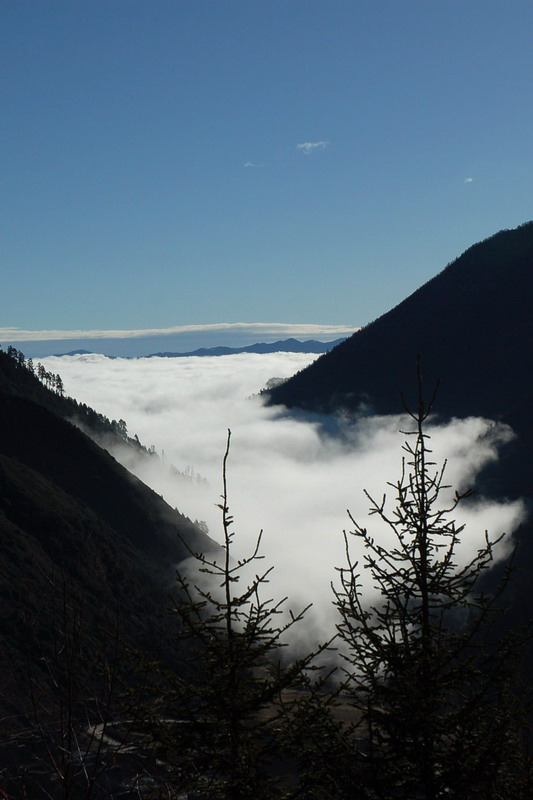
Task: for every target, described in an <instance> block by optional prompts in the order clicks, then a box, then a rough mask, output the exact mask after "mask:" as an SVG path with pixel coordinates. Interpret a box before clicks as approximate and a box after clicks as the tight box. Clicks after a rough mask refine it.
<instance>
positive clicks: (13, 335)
mask: <svg viewBox="0 0 533 800" xmlns="http://www.w3.org/2000/svg"><path fill="white" fill-rule="evenodd" d="M356 330H358V329H357V328H356V327H351V326H348V325H320V324H314V323H292V322H286V323H285V322H218V323H209V324H207V325H174V326H172V327H170V328H145V329H134V330H55V329H50V330H25V329H23V328H9V327H8V328H0V342H30V341H31V342H39V341H52V340H60V339H61V340H63V339H136V338H138V337H144V336H166V335H168V336H170V335H173V334H180V333H184V334H188V333H216V332H217V331H218V332H224V333H230V332H239V333H245V334H247V333H250V334H253V335H254V336H255V335H258V336H259V335H265V336H278V335H279V336H280V337H283V336H286V337H288V336H306V337H309V336H331V337H332V338H337V337H341V336H349V335H350V334H352V333H354V332H355V331H356Z"/></svg>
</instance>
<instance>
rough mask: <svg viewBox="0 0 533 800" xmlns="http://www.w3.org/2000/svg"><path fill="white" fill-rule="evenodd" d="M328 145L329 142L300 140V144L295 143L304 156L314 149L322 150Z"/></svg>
mask: <svg viewBox="0 0 533 800" xmlns="http://www.w3.org/2000/svg"><path fill="white" fill-rule="evenodd" d="M328 145H329V142H327V141H323V142H302V143H301V144H297V145H296V147H297V148H298V150H301V151H302V153H304V154H305V155H306V156H310V155H311V153H314V152H315V150H324V149H325V148H326V147H327V146H328Z"/></svg>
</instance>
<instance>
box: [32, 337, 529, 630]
mask: <svg viewBox="0 0 533 800" xmlns="http://www.w3.org/2000/svg"><path fill="white" fill-rule="evenodd" d="M315 358H316V356H314V355H307V354H292V353H277V354H273V355H253V354H240V355H235V356H224V357H221V358H213V357H211V358H184V359H165V358H150V359H148V358H144V359H143V358H141V359H132V360H128V359H108V358H105V357H104V356H99V355H83V356H69V357H63V358H47V359H44V360H43V363H44V365H45V367H46V369H48V370H51V371H53V372H59V373H60V374H61V376H62V378H63V382H64V385H65V390H66V392H67V394H69V395H72V396H73V397H75V398H76V399H78V400H79V401H81V402H85V403H88V404H89V405H91V406H92V407H94V408H95V409H96V410H98V411H100V412H102V413H104V414H105V415H106V416H108V417H109V418H112V419H117V420H118V419H120V418H122V419H124V420H126V422H127V425H128V431H129V434H130V436H133V435H134V434H137V435H138V436H139V439H140V440H141V442H142V443H143V444H145V445H146V446H150V445H155V447H156V449H157V450H158V451H159V452H160V453H161V452H163V451H164V462H166V463H167V464H168V463H172V464H173V465H174V466H175V467H176V468H177V469H178V470H185V469H188V470H189V471H190V472H191V471H192V472H193V474H196V475H199V476H201V478H203V479H205V480H202V481H199V480H192V481H182V480H177V479H176V478H175V477H172V475H171V474H170V472H169V470H168V468H166V467H165V464H164V462H163V463H161V462H160V461H159V460H158V459H153V460H152V462H151V464H149V465H148V466H147V465H146V463H145V464H142V463H141V462H140V461H132V460H131V453H129V454H128V452H126V449H125V452H119V451H117V450H115V451H113V455H115V457H116V458H117V459H118V460H121V461H123V463H125V465H126V466H127V467H128V469H130V470H131V471H132V472H134V473H135V474H137V475H138V476H139V477H140V478H141V479H142V480H144V481H145V482H146V483H148V484H149V485H150V486H152V487H153V488H154V489H155V490H156V491H157V492H159V493H160V494H162V495H163V496H164V498H165V499H166V500H167V501H168V502H169V503H170V504H171V505H172V506H176V507H177V508H178V509H179V510H180V511H181V512H182V513H184V514H186V515H187V516H189V517H191V518H192V519H200V520H205V521H206V523H207V525H208V527H209V532H210V535H211V536H212V538H214V539H215V540H217V541H221V538H222V533H221V524H220V510H219V509H218V508H217V507H216V504H217V503H218V502H219V497H220V493H221V485H222V480H221V463H222V457H223V454H224V449H225V443H226V436H227V429H228V428H231V430H232V445H231V453H230V460H229V474H228V484H229V494H230V497H229V503H230V509H231V512H232V514H233V516H234V517H235V531H236V542H235V555H237V556H240V555H244V554H245V553H246V552H247V551H248V550H249V549H250V547H252V545H253V542H254V541H255V537H256V536H257V534H258V532H259V530H260V529H263V530H264V535H263V553H264V555H265V556H266V559H265V561H264V562H263V563H264V564H272V565H274V567H275V569H274V572H273V574H272V576H271V581H270V585H269V587H268V595H269V596H273V597H276V598H278V597H283V596H285V595H287V596H288V597H289V601H288V605H290V606H291V607H292V608H294V609H295V610H296V609H298V608H299V607H300V606H301V605H306V604H307V603H309V602H313V604H314V605H313V624H314V625H315V626H316V627H317V628H318V629H319V630H322V631H323V632H324V634H326V632H327V630H328V628H329V627H330V626H331V625H332V624H333V623H334V621H335V615H334V611H333V609H332V605H331V600H332V594H331V588H330V582H331V581H332V580H336V578H335V569H334V568H335V566H340V565H343V562H344V555H343V536H342V532H343V529H345V528H347V529H349V527H350V523H349V520H348V516H347V513H346V509H350V511H351V513H352V515H353V516H354V517H355V518H356V519H357V520H358V521H359V522H362V523H364V524H365V525H366V526H367V527H368V528H369V529H370V530H371V531H372V533H373V534H374V535H375V536H376V537H381V540H382V541H384V542H385V543H386V542H387V540H388V539H387V537H389V536H390V534H388V533H387V532H386V531H385V530H384V529H383V526H382V525H380V524H379V521H378V520H377V519H376V517H371V518H368V506H369V503H368V500H367V498H366V497H365V495H364V493H363V490H364V489H366V490H367V491H368V492H369V493H370V494H371V495H372V496H374V497H376V498H380V497H381V496H382V494H383V492H385V491H386V492H387V495H388V496H389V495H390V499H391V501H392V499H393V491H392V490H391V489H390V487H387V485H386V483H387V481H393V482H394V481H396V480H397V479H398V477H399V475H400V470H401V458H402V449H401V448H402V443H403V441H404V439H405V436H404V435H402V433H400V432H399V431H400V429H401V430H406V425H407V429H409V426H408V423H407V422H406V420H405V417H401V416H400V415H399V416H388V417H372V416H364V415H363V416H360V417H359V418H356V419H351V420H339V422H338V430H339V432H340V434H341V435H340V436H336V437H332V436H328V435H326V434H324V433H322V430H323V428H322V426H321V424H320V420H319V419H318V418H316V417H314V418H312V419H306V418H305V417H303V416H298V417H291V416H289V415H288V414H286V413H284V409H283V408H280V407H274V408H270V407H265V406H264V405H263V403H262V400H261V399H260V398H259V397H257V396H254V395H257V392H259V391H260V389H261V388H262V387H264V386H265V384H266V382H267V381H268V380H269V379H270V378H272V377H280V378H285V377H288V376H290V375H291V374H293V373H294V372H295V371H297V370H299V369H302V368H303V367H305V366H306V365H307V364H309V363H310V362H311V361H313V360H314V359H315ZM402 388H404V387H399V390H400V389H402ZM399 410H400V409H399ZM428 430H429V432H430V433H431V447H432V450H433V453H434V456H435V458H436V460H437V461H438V462H442V461H443V460H444V459H448V462H449V463H448V468H447V472H446V476H447V480H446V481H445V482H446V483H450V484H452V486H453V488H454V489H464V488H467V487H468V486H470V485H471V484H472V483H473V481H474V479H475V476H476V474H477V473H478V471H479V469H480V468H481V467H482V466H483V465H484V464H485V463H487V461H488V460H490V459H494V458H496V457H497V448H498V445H499V444H500V443H502V442H504V441H506V440H508V438H509V437H510V436H512V433H511V432H510V431H509V430H508V429H506V428H504V427H502V426H497V425H494V424H493V423H491V422H490V421H487V420H482V419H468V420H456V421H452V422H450V423H447V424H443V425H434V426H431V428H430V429H428ZM127 450H128V451H129V450H131V448H128V449H127ZM145 461H146V460H145ZM523 514H524V511H523V507H522V504H521V503H518V502H515V503H507V504H503V503H501V504H499V503H495V502H493V501H486V500H484V499H483V498H477V499H475V500H474V501H473V502H472V501H470V502H469V503H468V504H464V505H462V506H460V507H459V509H458V510H457V511H456V513H455V517H456V519H457V520H458V521H460V522H465V523H466V524H467V528H466V531H465V533H464V534H463V537H462V544H461V553H462V557H463V558H464V559H466V557H467V556H469V555H473V554H474V552H475V551H476V550H477V548H478V546H480V544H481V543H482V540H483V536H484V532H485V530H488V531H489V533H490V534H491V535H492V536H493V537H496V536H498V535H499V534H500V533H501V532H502V531H507V532H508V533H511V532H512V531H513V530H514V529H515V528H516V526H517V525H518V523H519V522H520V520H521V519H522V518H523ZM352 538H353V537H352ZM508 541H509V543H510V539H508ZM356 546H357V542H356V541H355V540H354V551H355V548H356Z"/></svg>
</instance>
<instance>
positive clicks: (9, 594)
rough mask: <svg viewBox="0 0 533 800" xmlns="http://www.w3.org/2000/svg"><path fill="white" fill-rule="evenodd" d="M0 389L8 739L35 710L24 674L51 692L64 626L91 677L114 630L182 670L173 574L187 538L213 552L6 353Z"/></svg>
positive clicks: (64, 402)
mask: <svg viewBox="0 0 533 800" xmlns="http://www.w3.org/2000/svg"><path fill="white" fill-rule="evenodd" d="M0 387H1V388H0V544H1V549H0V719H2V720H4V723H3V724H7V730H8V731H9V730H10V728H11V727H13V726H14V727H16V725H17V720H18V719H23V718H24V714H25V713H28V714H29V713H30V712H29V711H28V705H27V702H26V701H27V700H28V698H27V697H25V691H27V689H28V686H30V685H32V683H31V681H30V680H29V677H28V676H29V674H30V672H31V671H36V672H37V673H38V674H39V676H40V680H42V685H41V688H40V697H39V702H41V701H42V695H43V692H44V695H46V693H47V692H50V693H52V689H53V686H54V685H56V684H54V681H53V680H52V678H51V673H50V670H48V668H47V669H46V670H45V665H49V664H50V663H55V662H54V660H57V658H58V654H61V653H62V652H64V650H65V648H64V647H63V646H61V647H59V646H58V638H57V637H58V636H59V637H61V636H62V635H63V633H64V629H65V626H67V627H69V630H70V631H71V635H72V639H71V641H72V642H74V641H75V642H76V647H77V648H78V651H79V660H80V663H82V664H83V665H84V669H85V672H86V674H87V675H89V676H92V673H93V672H95V670H93V665H94V664H95V654H96V653H98V652H100V650H101V648H102V647H103V646H104V643H105V642H106V641H107V639H108V637H109V635H110V634H112V633H113V631H114V630H116V629H117V626H118V631H119V636H120V640H121V641H122V643H123V646H124V647H127V648H134V649H142V650H145V651H147V652H148V653H149V654H150V657H151V658H158V659H163V660H164V662H165V663H167V664H168V665H171V666H173V667H178V668H179V665H180V662H181V656H182V651H180V648H179V646H177V645H176V637H175V634H176V630H175V628H174V623H173V620H172V619H170V618H169V616H168V614H167V607H168V594H169V592H171V591H172V590H173V587H174V569H175V566H176V564H177V563H178V562H180V561H181V560H182V559H184V558H186V557H188V555H189V551H188V549H187V547H186V545H185V544H184V542H186V543H187V545H188V546H189V547H191V548H192V549H194V550H202V551H209V550H212V549H214V547H215V545H214V543H213V542H212V541H211V540H210V539H209V537H207V536H206V535H205V534H204V533H202V531H200V530H199V529H198V528H197V527H196V526H195V525H194V524H193V523H192V522H191V521H190V520H189V519H188V518H186V517H184V516H183V515H182V514H180V513H178V512H177V511H175V510H173V509H172V508H170V507H169V506H168V505H167V504H166V503H165V502H164V501H163V500H162V498H161V497H159V496H158V495H157V494H156V493H155V492H153V491H152V490H151V489H149V488H148V487H147V486H145V485H144V484H143V483H142V482H141V481H139V480H138V479H137V478H135V477H133V476H132V475H131V474H130V473H129V472H127V470H126V469H124V468H123V467H122V466H121V465H119V464H118V463H117V462H116V461H115V459H114V458H112V457H111V456H110V455H109V453H107V452H106V451H105V450H102V449H101V448H100V447H98V445H96V444H95V443H94V442H93V441H92V440H91V439H90V438H89V437H88V436H86V435H85V434H84V433H82V431H80V430H79V429H78V428H76V427H75V426H74V425H72V424H70V423H69V422H68V421H67V420H66V419H64V418H62V416H60V415H58V413H56V411H55V410H53V409H58V410H59V411H64V412H65V413H69V412H70V410H71V402H70V401H69V400H68V399H65V398H62V397H60V396H58V395H56V394H54V393H53V392H51V391H49V390H48V389H46V388H45V387H43V386H42V385H41V384H40V382H39V381H38V379H37V378H36V377H35V376H34V375H32V374H31V372H29V371H28V369H27V368H26V367H25V366H23V365H21V364H17V363H15V361H14V360H13V358H11V357H9V356H8V355H6V354H5V353H2V352H0ZM93 414H94V415H95V418H96V417H97V416H98V415H96V412H93ZM73 626H74V627H73ZM73 631H75V633H73ZM120 668H121V669H128V667H127V664H126V661H125V660H124V659H121V662H120ZM45 673H46V674H45ZM19 678H20V679H21V680H20V681H19ZM43 687H44V688H43ZM43 702H44V701H43ZM21 715H22V717H21ZM6 720H7V723H6ZM1 729H2V724H0V734H1V733H2V730H1Z"/></svg>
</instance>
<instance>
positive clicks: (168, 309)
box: [0, 0, 533, 338]
mask: <svg viewBox="0 0 533 800" xmlns="http://www.w3.org/2000/svg"><path fill="white" fill-rule="evenodd" d="M0 9H1V23H0V51H1V53H2V68H1V70H0V86H1V92H2V96H1V108H2V123H1V125H2V138H1V141H2V148H1V160H2V167H1V195H2V208H1V219H0V225H1V259H2V274H3V280H2V294H1V311H2V317H1V320H0V325H1V326H3V327H7V326H12V327H20V328H25V329H32V330H33V329H35V330H40V329H81V330H83V329H114V328H118V329H142V328H165V327H167V326H175V325H188V324H207V323H220V322H240V321H248V322H280V323H282V322H283V323H292V322H298V323H323V324H331V325H347V326H358V325H362V324H365V323H366V322H368V321H370V320H371V319H373V318H374V317H376V316H377V315H379V314H381V313H383V312H385V311H386V310H388V309H389V308H390V307H391V306H393V305H395V304H396V303H398V302H399V301H400V300H402V299H403V298H404V297H405V296H406V295H408V294H410V293H411V292H412V291H414V290H415V289H416V288H417V287H418V286H420V285H421V284H422V283H424V282H425V281H426V280H428V279H429V278H430V277H432V276H433V275H434V274H436V273H437V272H439V271H440V270H441V269H442V268H443V267H444V266H445V265H446V263H448V262H449V261H451V260H452V259H454V258H455V257H456V256H457V255H459V254H460V253H461V252H462V251H463V250H464V249H466V247H468V246H469V245H471V244H473V243H474V242H476V241H478V240H480V239H482V238H485V237H487V236H489V235H491V234H492V233H495V232H496V231H497V230H499V229H501V228H506V227H515V226H516V225H518V224H520V223H522V222H524V221H526V220H529V219H531V218H532V217H533V210H532V199H533V197H532V180H533V133H532V132H533V81H532V75H533V47H532V42H533V3H531V1H530V0H524V1H523V2H518V1H516V0H506V1H504V0H502V1H501V2H499V1H495V0H460V1H456V0H429V1H428V0H416V1H415V0H382V1H380V0H68V2H67V0H0ZM306 143H307V145H308V146H307V147H298V145H302V144H306ZM310 145H315V146H310ZM332 338H334V337H332Z"/></svg>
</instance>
